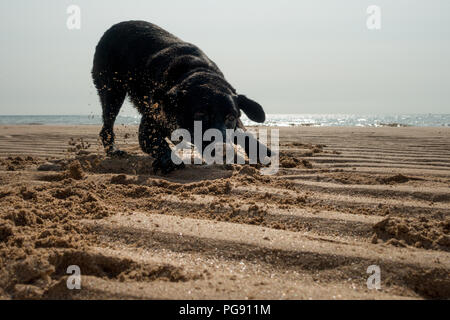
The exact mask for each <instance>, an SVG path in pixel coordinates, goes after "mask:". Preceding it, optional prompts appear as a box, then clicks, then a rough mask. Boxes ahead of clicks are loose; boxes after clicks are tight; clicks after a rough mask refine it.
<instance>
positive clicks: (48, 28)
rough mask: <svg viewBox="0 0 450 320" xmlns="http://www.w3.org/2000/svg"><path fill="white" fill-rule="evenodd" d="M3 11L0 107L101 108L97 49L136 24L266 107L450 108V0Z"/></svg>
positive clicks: (193, 1) (25, 1) (6, 2)
mask: <svg viewBox="0 0 450 320" xmlns="http://www.w3.org/2000/svg"><path fill="white" fill-rule="evenodd" d="M71 4H76V5H78V6H79V7H80V8H81V29H80V30H68V29H67V27H66V20H67V17H68V14H67V13H66V9H67V7H68V6H69V5H71ZM372 4H374V5H378V6H379V7H380V8H381V30H368V29H367V27H366V19H367V17H368V14H367V13H366V9H367V7H368V6H369V5H372ZM0 15H1V17H0V30H1V31H0V43H1V51H0V61H1V68H0V114H90V113H94V114H100V113H101V107H100V103H99V101H98V98H97V94H96V92H95V88H94V86H93V84H92V80H91V77H90V70H91V67H92V57H93V53H94V49H95V45H96V43H97V42H98V40H99V38H100V37H101V35H102V34H103V32H104V31H106V29H108V28H109V27H110V26H111V25H113V24H114V23H117V22H120V21H124V20H137V19H139V20H147V21H150V22H153V23H156V24H158V25H159V26H161V27H163V28H165V29H167V30H168V31H170V32H171V33H173V34H175V35H176V36H178V37H180V38H181V39H183V40H185V41H188V42H191V43H194V44H196V45H197V46H199V47H200V48H201V49H202V50H203V51H204V52H205V53H206V54H207V55H208V56H209V57H210V58H211V59H212V60H213V61H215V62H216V63H217V64H218V66H219V67H220V68H221V70H222V71H223V73H224V74H225V76H226V78H227V80H228V81H229V82H230V83H231V84H232V85H233V86H234V87H235V88H236V89H237V91H238V92H239V93H243V94H246V95H247V96H249V97H251V98H253V99H255V100H256V101H258V102H260V103H261V104H262V105H263V107H264V109H265V110H266V112H267V113H450V1H448V0H428V1H427V0H371V1H365V0H345V1H338V0H303V1H301V0H300V1H299V0H297V1H294V0H293V1H284V0H277V1H273V0H271V1H261V0H238V1H235V0H227V1H223V0H222V1H213V0H190V1H186V0H180V1H174V0H164V1H159V0H127V1H113V0H72V1H65V0H41V1H32V0H3V1H1V2H0ZM132 112H133V110H132V108H131V107H130V106H129V104H128V106H127V107H126V108H124V111H123V113H122V114H130V113H132Z"/></svg>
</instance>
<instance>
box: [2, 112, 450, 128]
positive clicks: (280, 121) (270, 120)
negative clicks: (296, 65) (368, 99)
mask: <svg viewBox="0 0 450 320" xmlns="http://www.w3.org/2000/svg"><path fill="white" fill-rule="evenodd" d="M140 118H141V117H140V116H139V115H119V116H118V117H117V119H116V124H118V125H137V124H139V122H140ZM241 119H242V122H243V123H244V125H247V126H251V125H258V123H255V122H253V121H250V120H249V119H248V118H247V117H245V115H243V116H242V117H241ZM101 123H102V116H101V115H94V114H90V115H0V125H18V124H22V125H99V124H101ZM264 125H266V126H274V127H289V126H317V127H326V126H357V127H383V126H391V127H406V126H413V127H450V114H432V113H429V114H267V115H266V122H265V123H264Z"/></svg>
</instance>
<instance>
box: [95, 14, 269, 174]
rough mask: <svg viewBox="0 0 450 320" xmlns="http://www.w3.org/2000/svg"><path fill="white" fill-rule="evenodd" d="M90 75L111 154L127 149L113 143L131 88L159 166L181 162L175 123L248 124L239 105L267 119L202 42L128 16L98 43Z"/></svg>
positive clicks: (143, 142) (165, 168)
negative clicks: (175, 155)
mask: <svg viewBox="0 0 450 320" xmlns="http://www.w3.org/2000/svg"><path fill="white" fill-rule="evenodd" d="M92 77H93V80H94V84H95V86H96V88H97V90H98V94H99V96H100V101H101V104H102V108H103V128H102V130H101V132H100V137H101V139H102V142H103V145H104V147H105V150H106V152H107V154H108V155H123V154H125V153H124V152H123V151H120V150H118V149H116V147H115V145H114V131H113V127H114V121H115V119H116V117H117V115H118V113H119V110H120V108H121V106H122V104H123V101H124V99H125V96H126V95H127V94H128V96H129V97H130V99H131V101H132V102H133V104H134V105H135V107H136V108H137V109H138V111H139V112H140V114H141V115H142V120H141V124H140V126H139V144H140V146H141V149H142V150H143V151H144V152H146V153H148V154H150V155H151V156H152V157H153V158H155V161H154V162H153V168H154V170H155V171H156V170H158V169H160V170H161V171H162V172H163V173H167V172H170V171H172V170H173V169H175V168H177V167H179V166H182V164H181V165H179V166H177V165H175V164H174V163H173V162H172V160H171V149H170V147H169V145H168V143H167V141H166V140H165V138H166V137H170V135H171V131H173V130H175V129H177V128H185V129H188V130H189V131H191V132H192V130H193V124H194V121H202V128H203V130H206V129H208V128H216V129H219V130H221V131H222V132H223V133H224V132H225V130H226V129H236V128H242V129H244V127H243V125H242V122H241V121H240V120H239V117H240V115H241V113H240V110H243V111H244V112H245V113H246V114H247V116H248V117H249V118H250V119H251V120H253V121H256V122H264V121H265V113H264V111H263V109H262V107H261V106H260V105H259V104H258V103H256V102H254V101H252V100H250V99H248V98H246V97H245V96H243V95H240V94H236V90H235V89H234V88H233V87H232V86H231V85H230V84H229V83H228V82H227V81H226V80H225V78H224V75H223V74H222V72H221V71H220V70H219V68H218V67H217V66H216V64H215V63H214V62H212V61H211V60H210V59H209V58H208V57H207V56H206V55H205V54H204V53H203V52H202V51H201V50H200V49H199V48H197V47H196V46H194V45H192V44H190V43H186V42H184V41H182V40H180V39H178V38H177V37H175V36H174V35H172V34H170V33H169V32H167V31H165V30H163V29H161V28H160V27H158V26H156V25H154V24H151V23H149V22H145V21H126V22H121V23H118V24H116V25H114V26H112V27H111V28H110V29H109V30H107V31H106V32H105V34H104V35H103V36H102V38H101V39H100V41H99V43H98V45H97V47H96V51H95V55H94V66H93V68H92ZM258 146H259V147H262V144H259V143H258ZM246 152H247V154H248V148H246ZM268 152H269V153H270V151H269V150H268ZM269 156H270V154H269Z"/></svg>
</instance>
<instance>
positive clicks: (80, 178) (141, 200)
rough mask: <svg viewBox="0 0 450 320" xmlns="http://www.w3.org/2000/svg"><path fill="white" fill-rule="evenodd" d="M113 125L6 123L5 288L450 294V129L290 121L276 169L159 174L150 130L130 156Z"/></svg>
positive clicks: (249, 295)
mask: <svg viewBox="0 0 450 320" xmlns="http://www.w3.org/2000/svg"><path fill="white" fill-rule="evenodd" d="M98 131H99V127H98V126H41V125H28V126H27V125H23V126H22V125H20V126H16V125H14V126H0V298H3V299H11V298H12V299H21V298H27V299H48V298H52V299H55V298H56V299H93V298H99V299H109V298H112V299H354V298H355V299H386V298H387V299H405V298H406V299H423V298H450V277H449V271H450V235H449V229H450V218H449V213H450V188H449V186H450V128H390V127H385V128H357V127H353V128H336V127H324V128H315V127H295V128H281V129H280V144H281V152H282V156H281V159H280V161H281V165H282V168H280V171H279V173H278V174H277V175H275V176H270V177H269V176H261V175H260V174H259V172H258V170H256V169H255V168H253V167H251V166H248V165H244V166H240V165H233V166H219V165H214V166H188V167H187V168H186V169H185V170H182V171H177V172H174V173H171V174H169V175H167V176H161V175H154V174H153V173H152V171H151V162H152V159H151V158H150V157H147V156H145V155H144V154H142V153H141V152H140V150H139V146H138V143H137V136H136V133H137V127H135V126H118V128H117V130H116V135H117V142H118V145H119V147H121V148H122V149H124V150H127V151H128V152H129V153H130V154H131V155H130V156H129V157H127V158H124V159H110V158H107V157H105V155H104V153H103V151H102V148H101V147H100V144H99V141H98V139H97V135H98ZM69 265H78V266H79V267H80V270H81V274H82V284H81V286H82V288H81V290H69V289H67V286H66V281H67V277H68V274H67V273H66V271H67V267H68V266H69ZM370 265H378V266H379V267H380V270H381V289H380V290H369V289H368V288H367V285H366V280H367V278H368V277H369V276H370V274H367V273H366V271H367V268H368V267H369V266H370Z"/></svg>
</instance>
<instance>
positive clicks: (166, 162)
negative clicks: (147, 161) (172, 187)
mask: <svg viewBox="0 0 450 320" xmlns="http://www.w3.org/2000/svg"><path fill="white" fill-rule="evenodd" d="M152 167H153V172H154V173H156V172H158V170H160V171H161V173H162V174H168V173H170V172H172V171H174V170H178V169H183V168H184V167H185V165H184V163H183V162H181V163H180V164H175V163H174V162H173V161H172V158H171V156H170V154H169V156H167V155H165V156H163V157H160V158H158V159H155V161H153V164H152Z"/></svg>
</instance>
